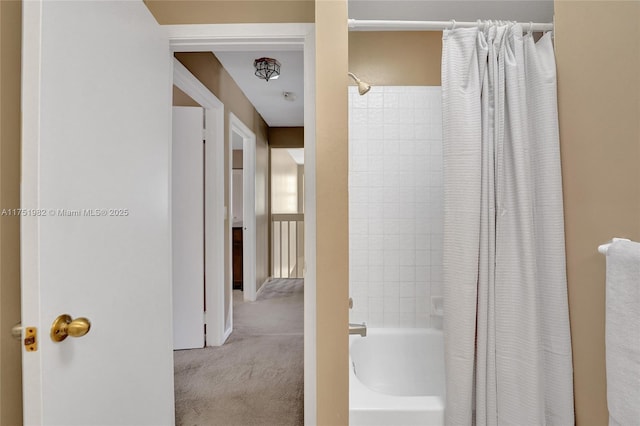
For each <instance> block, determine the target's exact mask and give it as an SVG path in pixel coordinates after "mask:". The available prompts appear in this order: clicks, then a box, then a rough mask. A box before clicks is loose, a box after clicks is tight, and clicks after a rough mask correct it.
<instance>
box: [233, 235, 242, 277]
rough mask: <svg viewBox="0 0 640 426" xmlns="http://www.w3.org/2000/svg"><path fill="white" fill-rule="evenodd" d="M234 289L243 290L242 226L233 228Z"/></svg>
mask: <svg viewBox="0 0 640 426" xmlns="http://www.w3.org/2000/svg"><path fill="white" fill-rule="evenodd" d="M232 241H233V250H232V252H233V253H232V264H233V289H234V290H242V289H243V286H242V227H234V228H233V235H232Z"/></svg>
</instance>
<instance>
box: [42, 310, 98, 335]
mask: <svg viewBox="0 0 640 426" xmlns="http://www.w3.org/2000/svg"><path fill="white" fill-rule="evenodd" d="M90 329H91V322H90V321H89V320H88V319H87V318H76V319H72V318H71V315H67V314H62V315H60V316H59V317H58V318H56V319H55V321H53V324H51V340H53V341H54V342H62V341H63V340H64V339H66V338H67V336H71V337H82V336H84V335H85V334H87V333H88V332H89V330H90Z"/></svg>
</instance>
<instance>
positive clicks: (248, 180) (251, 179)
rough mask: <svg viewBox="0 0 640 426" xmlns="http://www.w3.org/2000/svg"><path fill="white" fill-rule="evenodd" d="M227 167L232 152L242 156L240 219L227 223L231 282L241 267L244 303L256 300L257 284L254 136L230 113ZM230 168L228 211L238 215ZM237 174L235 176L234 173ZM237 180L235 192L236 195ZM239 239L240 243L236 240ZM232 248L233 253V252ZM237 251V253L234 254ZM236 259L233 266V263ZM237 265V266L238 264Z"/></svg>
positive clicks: (231, 161)
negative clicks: (234, 205)
mask: <svg viewBox="0 0 640 426" xmlns="http://www.w3.org/2000/svg"><path fill="white" fill-rule="evenodd" d="M229 143H230V145H231V147H230V148H231V149H229V155H230V158H229V164H233V153H234V151H240V152H241V153H242V179H241V181H242V219H241V220H239V219H240V218H239V217H232V220H230V221H229V226H230V228H231V229H230V232H229V235H230V236H231V238H230V242H229V244H230V249H229V253H231V256H230V257H231V268H230V269H231V271H232V272H233V274H232V275H233V277H232V281H233V283H234V285H233V287H235V277H236V276H237V275H236V272H239V271H236V269H237V267H238V266H241V267H242V279H241V282H242V284H241V285H242V291H243V295H244V300H245V301H251V302H252V301H255V300H256V295H257V290H258V286H257V282H256V135H255V134H254V133H253V131H252V130H251V129H249V127H247V125H246V124H244V123H243V122H242V121H241V120H240V119H239V118H238V117H237V116H236V115H235V114H233V113H229ZM233 170H234V169H233V167H231V168H230V176H229V186H230V190H229V192H230V194H232V197H231V198H232V201H231V204H232V206H231V211H232V214H233V215H235V214H236V213H239V212H237V211H236V210H235V209H234V207H233V194H234V179H233V177H234V176H233ZM236 174H237V173H236ZM237 186H238V185H237V181H236V192H235V193H237V189H238V188H237ZM238 238H241V240H239V241H238V240H237V239H238ZM238 243H241V244H242V246H241V248H242V257H241V259H240V260H238V256H237V255H239V254H240V253H238V246H237V244H238ZM234 249H235V250H234ZM234 252H236V253H234ZM234 260H235V263H234ZM238 263H240V265H238Z"/></svg>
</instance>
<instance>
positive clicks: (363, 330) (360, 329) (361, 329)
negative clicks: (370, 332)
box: [349, 322, 367, 337]
mask: <svg viewBox="0 0 640 426" xmlns="http://www.w3.org/2000/svg"><path fill="white" fill-rule="evenodd" d="M349 334H359V335H360V336H362V337H367V324H366V323H364V322H363V323H362V324H352V323H349Z"/></svg>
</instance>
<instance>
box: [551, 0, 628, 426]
mask: <svg viewBox="0 0 640 426" xmlns="http://www.w3.org/2000/svg"><path fill="white" fill-rule="evenodd" d="M555 19H556V33H555V43H556V58H557V69H558V103H559V116H560V146H561V154H562V168H563V181H564V201H565V227H566V232H565V233H566V241H567V276H568V280H569V309H570V316H571V332H572V340H573V362H574V388H575V404H576V405H575V409H576V422H577V424H578V426H587V425H589V426H591V425H593V426H596V425H604V424H607V416H608V414H607V404H606V377H605V346H604V324H605V323H604V313H605V285H604V284H605V258H604V257H603V256H602V255H600V254H599V253H598V252H597V251H596V248H597V246H598V244H602V243H604V242H606V241H608V240H609V239H610V238H611V237H615V236H619V237H627V238H631V239H635V240H640V128H639V124H638V123H639V121H640V28H639V25H640V2H637V1H635V2H613V1H612V2H598V1H594V2H591V1H584V2H582V1H557V0H556V3H555Z"/></svg>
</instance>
